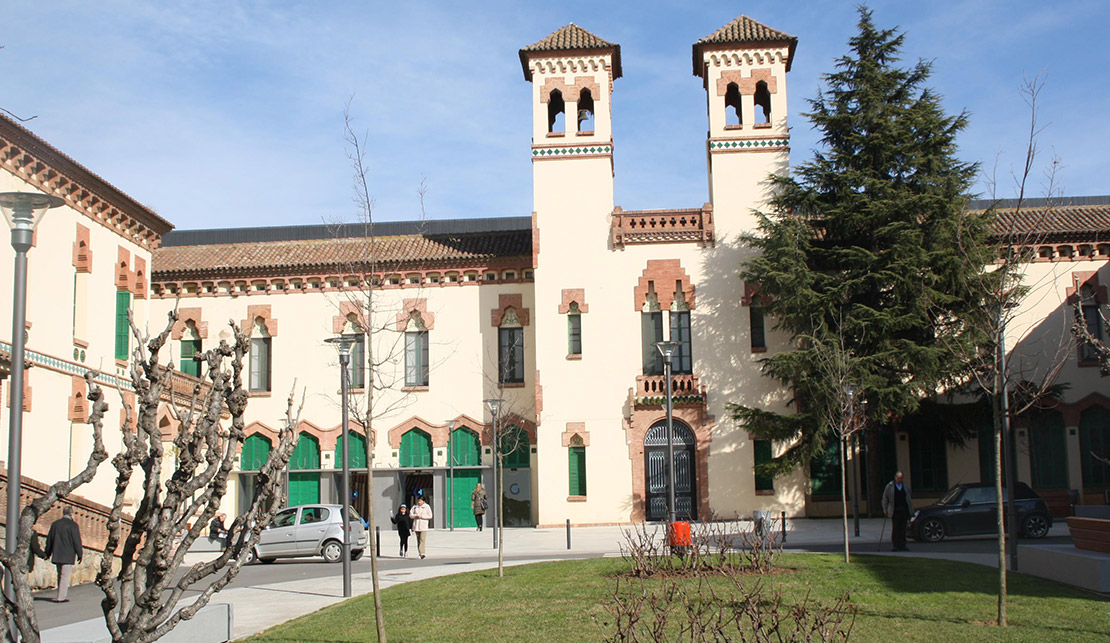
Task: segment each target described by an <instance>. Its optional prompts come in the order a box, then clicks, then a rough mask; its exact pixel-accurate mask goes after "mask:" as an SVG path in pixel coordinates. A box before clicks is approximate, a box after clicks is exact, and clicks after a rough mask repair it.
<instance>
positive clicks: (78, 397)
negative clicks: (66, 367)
mask: <svg viewBox="0 0 1110 643" xmlns="http://www.w3.org/2000/svg"><path fill="white" fill-rule="evenodd" d="M70 380H71V381H70V385H71V387H72V388H71V393H70V396H69V402H68V403H67V404H66V411H67V413H66V417H67V418H68V419H69V421H70V422H87V421H88V419H89V405H88V402H87V400H86V399H85V394H86V384H85V378H83V377H81V376H80V375H72V376H70Z"/></svg>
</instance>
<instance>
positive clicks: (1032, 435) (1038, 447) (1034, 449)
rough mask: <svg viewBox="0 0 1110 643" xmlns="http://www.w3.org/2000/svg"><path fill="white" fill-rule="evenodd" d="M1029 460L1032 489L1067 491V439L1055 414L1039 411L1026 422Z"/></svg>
mask: <svg viewBox="0 0 1110 643" xmlns="http://www.w3.org/2000/svg"><path fill="white" fill-rule="evenodd" d="M1029 460H1030V462H1029V464H1030V468H1031V469H1032V471H1031V473H1032V475H1031V476H1030V477H1031V482H1032V483H1033V488H1034V489H1067V488H1068V438H1067V430H1066V429H1065V428H1064V415H1063V414H1062V413H1060V412H1059V411H1041V412H1039V413H1037V414H1035V415H1034V416H1033V417H1032V418H1031V419H1030V421H1029Z"/></svg>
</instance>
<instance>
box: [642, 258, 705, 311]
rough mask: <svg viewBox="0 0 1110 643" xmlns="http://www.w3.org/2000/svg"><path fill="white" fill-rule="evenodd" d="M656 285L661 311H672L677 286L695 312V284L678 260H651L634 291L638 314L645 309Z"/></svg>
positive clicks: (687, 304) (688, 305)
mask: <svg viewBox="0 0 1110 643" xmlns="http://www.w3.org/2000/svg"><path fill="white" fill-rule="evenodd" d="M653 284H654V290H655V296H656V298H657V300H658V301H659V309H660V310H670V309H671V304H673V303H674V295H675V285H676V284H677V285H678V287H679V288H681V289H682V296H683V298H685V299H686V306H687V307H688V308H689V309H690V310H694V305H695V301H694V284H693V283H691V281H690V276H689V275H687V274H686V271H685V270H684V269H683V268H682V262H681V261H679V260H678V259H649V260H648V262H647V267H646V268H644V271H643V274H642V275H641V276H640V279H639V281H637V283H636V288H635V289H634V290H633V304H634V310H635V311H636V312H641V311H642V310H643V309H644V303H645V302H646V301H647V296H648V292H650V291H651V289H652V287H653Z"/></svg>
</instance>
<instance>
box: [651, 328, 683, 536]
mask: <svg viewBox="0 0 1110 643" xmlns="http://www.w3.org/2000/svg"><path fill="white" fill-rule="evenodd" d="M655 348H657V349H659V354H660V355H662V356H663V378H664V379H665V380H667V525H668V527H667V528H668V529H670V528H671V527H670V525H673V524H674V522H675V515H674V397H673V396H672V391H671V357H673V356H674V354H675V352H676V351H678V342H656V343H655Z"/></svg>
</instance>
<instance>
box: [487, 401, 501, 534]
mask: <svg viewBox="0 0 1110 643" xmlns="http://www.w3.org/2000/svg"><path fill="white" fill-rule="evenodd" d="M485 403H486V407H488V408H489V412H490V413H491V414H492V415H493V489H492V491H493V501H494V502H495V503H496V504H495V505H494V507H493V524H492V525H491V526H492V527H493V529H492V531H493V548H494V549H497V526H498V525H500V524H501V520H500V511H501V496H499V495H497V494H498V493H499V492H500V489H501V487H500V485H498V484H497V471H498V463H499V461H500V460H501V458H500V450H501V444H500V441H499V440H498V439H497V438H498V434H497V414H498V412H500V410H501V398H490V399H488V400H485Z"/></svg>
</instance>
